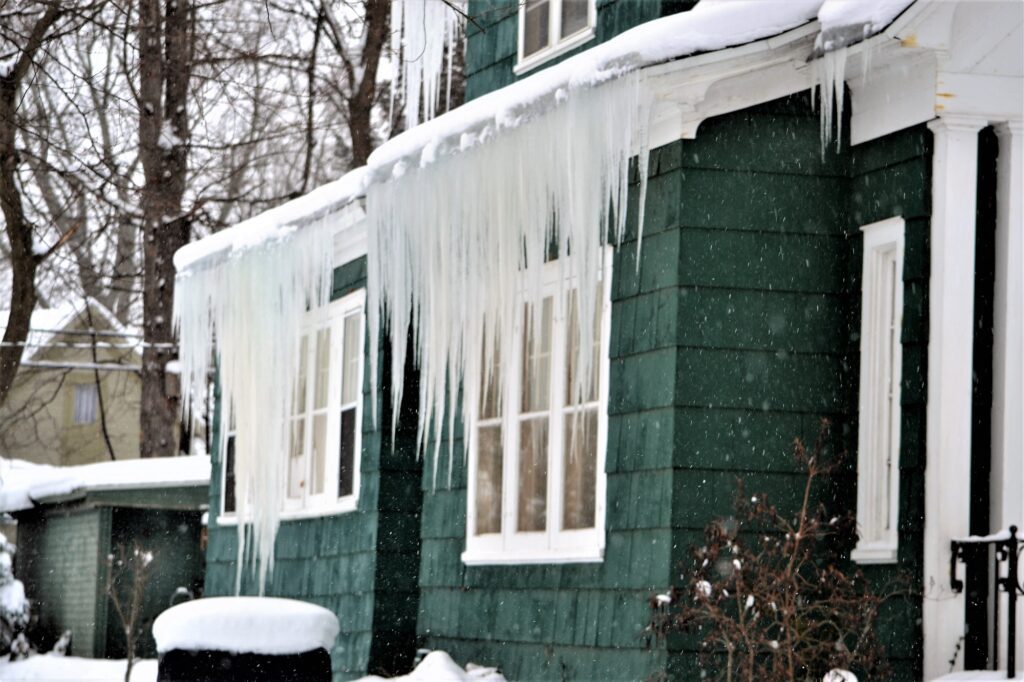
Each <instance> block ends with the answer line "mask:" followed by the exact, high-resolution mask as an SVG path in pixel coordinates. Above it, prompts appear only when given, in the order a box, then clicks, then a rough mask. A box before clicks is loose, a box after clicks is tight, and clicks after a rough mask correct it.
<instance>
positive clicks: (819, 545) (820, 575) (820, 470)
mask: <svg viewBox="0 0 1024 682" xmlns="http://www.w3.org/2000/svg"><path fill="white" fill-rule="evenodd" d="M828 440H829V424H828V421H827V420H823V421H822V424H821V429H820V432H819V434H818V438H817V440H816V442H815V444H814V446H813V448H812V449H811V450H810V451H809V450H808V449H807V448H806V447H805V446H804V444H803V443H802V442H801V441H800V440H797V441H795V443H794V454H795V456H796V458H797V461H798V462H799V463H800V465H801V467H802V469H803V470H804V471H805V473H806V477H805V480H804V490H803V502H802V505H801V506H800V508H799V511H798V512H797V513H796V515H795V516H794V517H787V516H784V515H783V514H781V513H780V512H779V511H778V510H777V509H776V507H775V505H773V504H771V502H770V501H769V500H768V499H767V497H766V496H765V495H761V494H757V495H752V496H749V497H748V496H747V494H746V493H745V492H744V487H743V483H742V481H740V482H739V484H738V486H737V496H736V501H735V504H734V509H735V514H734V516H733V517H732V518H730V519H719V520H715V521H713V522H711V523H710V524H709V525H708V526H707V529H706V531H705V533H706V543H705V544H704V545H703V546H702V547H695V548H693V551H692V554H693V560H694V564H693V567H692V568H691V569H689V570H687V571H686V572H684V574H683V575H684V576H688V582H687V583H686V584H685V586H684V587H683V588H672V589H671V590H670V591H669V592H668V593H666V594H660V595H655V596H653V597H652V598H651V607H652V613H653V616H652V621H651V624H650V630H651V631H652V632H653V633H654V634H656V635H657V636H658V637H659V638H664V637H666V636H667V635H669V634H670V633H688V634H690V635H696V636H697V638H698V639H699V646H700V649H701V654H700V655H701V659H702V665H703V666H704V667H705V670H706V671H707V672H708V674H709V675H712V676H715V677H716V678H717V679H724V680H728V681H729V682H732V681H733V680H750V681H757V682H764V681H766V680H816V681H817V680H821V679H822V678H823V676H824V675H825V674H826V673H828V672H829V671H830V670H832V669H841V670H853V671H855V672H856V673H857V674H859V675H860V676H861V679H864V676H867V679H873V680H874V679H880V678H884V677H886V676H887V675H888V670H887V667H886V659H885V654H884V651H883V648H882V645H881V644H880V642H879V640H878V638H877V636H876V632H875V622H876V619H877V616H878V612H879V608H880V607H881V605H882V603H883V601H884V600H885V598H886V597H883V596H879V595H878V594H876V593H875V592H874V591H872V588H871V585H870V584H869V582H868V580H867V579H866V578H865V576H864V574H863V572H862V571H860V570H859V569H855V568H853V569H851V568H850V567H849V566H848V562H846V561H845V560H844V556H843V553H844V550H845V549H846V548H848V547H850V546H852V544H853V540H854V539H855V533H856V519H855V518H854V517H853V515H852V514H850V513H846V514H842V515H838V516H836V515H831V514H829V513H828V511H827V510H826V508H825V506H824V505H823V504H815V503H814V502H813V501H812V498H813V497H814V492H815V491H816V490H817V488H818V487H819V486H820V484H822V483H823V482H824V481H823V480H822V478H823V477H826V476H828V475H829V474H830V473H832V472H833V471H834V470H835V468H836V467H837V465H838V463H839V459H838V458H833V459H831V461H826V460H827V455H826V453H827V443H828Z"/></svg>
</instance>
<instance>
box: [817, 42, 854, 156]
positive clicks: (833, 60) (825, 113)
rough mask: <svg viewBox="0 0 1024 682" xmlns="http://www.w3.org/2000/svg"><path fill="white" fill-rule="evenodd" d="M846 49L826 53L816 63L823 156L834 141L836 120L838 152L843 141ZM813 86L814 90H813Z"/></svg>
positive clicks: (841, 48)
mask: <svg viewBox="0 0 1024 682" xmlns="http://www.w3.org/2000/svg"><path fill="white" fill-rule="evenodd" d="M847 50H848V48H846V47H840V48H837V49H834V50H831V51H828V52H825V53H824V54H823V55H822V56H821V59H819V60H818V61H817V63H816V66H817V69H816V76H817V77H816V81H817V82H816V85H817V87H818V92H819V96H820V99H821V155H822V158H824V156H825V148H826V147H827V146H828V143H829V142H830V141H831V140H832V121H833V119H835V128H836V132H835V139H836V151H838V150H839V147H840V144H841V143H842V139H843V104H844V100H845V99H846V57H847ZM813 87H814V86H813V85H812V89H813Z"/></svg>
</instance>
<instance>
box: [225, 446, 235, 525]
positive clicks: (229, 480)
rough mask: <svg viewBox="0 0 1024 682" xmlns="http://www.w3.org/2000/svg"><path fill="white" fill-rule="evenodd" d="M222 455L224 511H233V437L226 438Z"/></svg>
mask: <svg viewBox="0 0 1024 682" xmlns="http://www.w3.org/2000/svg"><path fill="white" fill-rule="evenodd" d="M224 449H225V453H224V511H225V512H226V513H229V514H230V513H231V512H233V511H235V437H234V436H228V442H227V445H226V446H225V448H224Z"/></svg>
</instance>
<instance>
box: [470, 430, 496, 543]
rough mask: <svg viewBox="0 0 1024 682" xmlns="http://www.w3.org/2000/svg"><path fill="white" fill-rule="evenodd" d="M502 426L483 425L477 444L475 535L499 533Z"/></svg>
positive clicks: (478, 434)
mask: <svg viewBox="0 0 1024 682" xmlns="http://www.w3.org/2000/svg"><path fill="white" fill-rule="evenodd" d="M501 481H502V452H501V426H485V427H483V428H481V429H479V430H478V431H477V441H476V529H475V530H476V534H477V535H482V534H484V533H500V532H501Z"/></svg>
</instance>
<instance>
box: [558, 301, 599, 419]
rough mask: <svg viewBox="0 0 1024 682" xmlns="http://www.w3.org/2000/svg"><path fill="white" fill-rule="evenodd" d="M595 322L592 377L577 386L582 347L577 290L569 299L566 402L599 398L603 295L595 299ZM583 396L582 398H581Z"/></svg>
mask: <svg viewBox="0 0 1024 682" xmlns="http://www.w3.org/2000/svg"><path fill="white" fill-rule="evenodd" d="M598 294H600V292H598ZM595 301H597V303H596V304H595V306H594V322H593V325H592V326H591V332H590V379H589V380H588V381H587V382H586V383H585V384H584V385H583V386H582V387H577V386H576V366H577V364H578V362H579V348H580V313H579V301H578V298H577V295H576V292H575V291H573V292H572V296H571V297H570V299H569V331H568V333H567V334H566V345H567V348H566V353H567V355H568V362H566V375H565V402H566V403H567V404H569V405H577V404H579V403H581V402H584V403H588V402H593V401H595V400H597V391H598V388H599V386H598V384H599V378H600V370H601V353H600V350H601V297H600V295H598V297H597V298H596V299H595ZM580 389H582V391H581V390H580ZM581 397H582V400H581V399H580V398H581Z"/></svg>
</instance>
